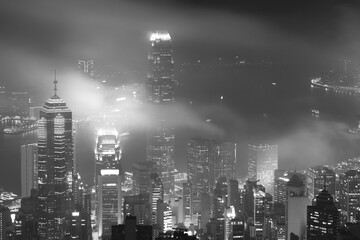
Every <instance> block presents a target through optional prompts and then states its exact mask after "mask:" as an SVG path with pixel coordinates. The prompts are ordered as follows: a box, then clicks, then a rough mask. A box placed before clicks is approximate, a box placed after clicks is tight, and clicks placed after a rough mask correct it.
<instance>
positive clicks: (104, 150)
mask: <svg viewBox="0 0 360 240" xmlns="http://www.w3.org/2000/svg"><path fill="white" fill-rule="evenodd" d="M95 158H96V161H95V168H94V169H95V186H97V179H98V176H100V172H101V170H102V169H120V158H121V151H120V140H119V134H118V132H117V131H116V130H115V129H100V130H99V131H98V134H97V138H96V147H95Z"/></svg>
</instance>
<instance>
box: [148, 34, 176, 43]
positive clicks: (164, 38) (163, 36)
mask: <svg viewBox="0 0 360 240" xmlns="http://www.w3.org/2000/svg"><path fill="white" fill-rule="evenodd" d="M156 40H162V41H168V40H171V37H170V34H169V33H168V32H156V33H152V34H151V36H150V41H156Z"/></svg>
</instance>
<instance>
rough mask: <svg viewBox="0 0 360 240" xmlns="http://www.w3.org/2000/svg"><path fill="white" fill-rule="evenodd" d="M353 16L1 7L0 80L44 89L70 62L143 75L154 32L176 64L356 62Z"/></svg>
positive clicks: (336, 10) (269, 10)
mask: <svg viewBox="0 0 360 240" xmlns="http://www.w3.org/2000/svg"><path fill="white" fill-rule="evenodd" d="M239 2H240V3H239ZM304 2H305V3H304ZM359 16H360V14H359V9H358V8H357V7H356V6H352V5H346V4H336V3H335V1H317V2H316V3H313V1H311V2H310V1H309V2H307V1H290V2H289V1H157V0H155V1H151V2H150V1H32V3H31V4H24V3H23V2H21V1H6V2H2V3H0V29H1V31H0V52H1V55H0V64H1V66H2V71H1V72H0V80H1V81H3V82H6V83H8V84H10V82H11V83H12V85H16V86H18V85H19V84H17V83H25V82H26V83H29V84H30V85H31V86H32V87H39V86H40V85H39V84H41V86H44V85H43V83H44V82H49V78H51V77H50V76H51V75H52V72H53V69H54V68H57V69H59V70H58V72H59V74H61V72H65V70H63V71H61V70H62V69H64V68H66V67H73V65H74V64H75V63H76V59H78V58H95V59H96V60H98V61H103V62H106V63H111V64H113V65H118V66H120V67H121V68H122V69H123V70H140V71H144V70H146V57H144V56H146V54H147V47H148V46H147V34H148V33H149V32H150V31H153V30H157V29H166V30H168V31H169V32H170V33H171V35H172V37H173V39H174V40H173V42H174V45H176V49H175V51H176V52H175V56H176V58H177V60H180V61H185V59H187V58H196V57H202V56H203V57H213V56H218V55H222V56H226V55H234V53H240V54H242V56H245V57H264V56H265V57H266V56H268V57H269V58H270V57H271V58H278V59H280V60H282V61H288V60H289V59H291V60H294V59H295V58H294V56H296V58H298V59H299V60H304V59H306V58H307V57H309V56H308V55H307V53H308V52H312V54H311V56H312V57H314V54H313V52H317V53H318V55H319V59H323V58H334V59H336V58H341V57H343V56H347V57H351V58H353V59H357V58H358V57H359V49H360V48H359V41H358V39H359V30H358V26H359V25H358V24H359V22H360V21H359ZM178 62H179V61H178Z"/></svg>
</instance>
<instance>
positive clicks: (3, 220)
mask: <svg viewBox="0 0 360 240" xmlns="http://www.w3.org/2000/svg"><path fill="white" fill-rule="evenodd" d="M10 227H11V217H10V210H9V209H8V208H6V207H3V206H1V205H0V240H7V239H8V237H7V232H8V230H9V228H10Z"/></svg>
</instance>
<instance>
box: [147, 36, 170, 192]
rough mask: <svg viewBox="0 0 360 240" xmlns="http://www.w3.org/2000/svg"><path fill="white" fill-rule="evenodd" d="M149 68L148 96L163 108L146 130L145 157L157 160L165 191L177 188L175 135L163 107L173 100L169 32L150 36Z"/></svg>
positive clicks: (155, 161)
mask: <svg viewBox="0 0 360 240" xmlns="http://www.w3.org/2000/svg"><path fill="white" fill-rule="evenodd" d="M150 43H151V50H150V54H149V64H150V71H149V73H148V82H147V87H148V99H149V102H150V103H151V104H154V105H157V106H159V107H160V109H159V112H157V115H156V116H155V117H156V121H155V122H156V123H155V125H154V126H152V129H151V130H150V131H149V132H148V133H147V140H146V159H147V161H150V162H153V163H154V168H155V170H156V172H157V173H158V174H160V176H161V179H162V181H163V184H164V194H165V195H166V196H167V195H171V194H172V193H173V191H174V176H173V174H174V170H175V155H174V154H175V153H174V148H175V134H174V129H173V127H172V126H170V125H169V122H168V120H167V116H166V113H165V112H164V111H162V109H161V107H163V106H165V105H169V104H173V102H174V88H175V80H174V60H173V56H172V55H173V50H172V45H171V37H170V35H169V33H167V32H156V33H152V34H151V36H150Z"/></svg>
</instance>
